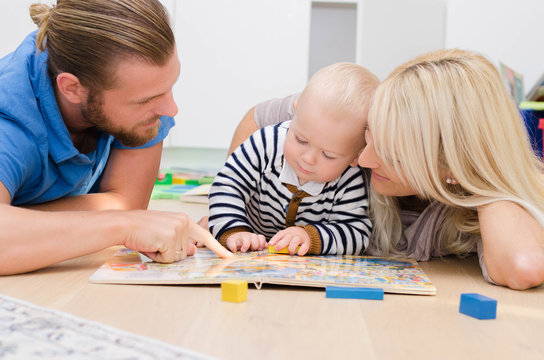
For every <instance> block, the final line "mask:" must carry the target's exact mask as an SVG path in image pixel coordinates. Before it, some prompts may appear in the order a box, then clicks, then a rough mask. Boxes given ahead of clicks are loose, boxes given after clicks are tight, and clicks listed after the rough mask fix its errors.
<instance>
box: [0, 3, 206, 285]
mask: <svg viewBox="0 0 544 360" xmlns="http://www.w3.org/2000/svg"><path fill="white" fill-rule="evenodd" d="M30 13H31V16H32V18H33V20H34V22H35V23H36V24H37V25H38V26H39V30H38V32H35V33H32V34H30V35H29V36H28V37H27V38H26V39H25V40H24V41H23V43H22V44H21V45H20V46H19V47H18V48H17V50H15V52H13V53H11V54H9V55H7V56H6V57H5V58H3V59H1V60H0V94H1V95H0V228H1V229H2V231H1V232H0V248H1V249H2V251H1V252H0V274H12V273H19V272H24V271H30V270H34V269H38V268H41V267H44V266H48V265H51V264H54V263H56V262H59V261H62V260H66V259H69V258H73V257H77V256H80V255H84V254H88V253H92V252H95V251H98V250H101V249H103V248H106V247H109V246H112V245H119V244H121V245H125V246H127V247H128V248H131V249H136V250H139V251H141V252H143V253H145V254H146V255H147V256H149V257H151V258H152V259H154V260H156V261H161V262H172V261H177V260H180V259H181V258H183V257H184V256H185V254H186V253H188V254H192V253H194V246H193V245H188V240H189V238H196V237H198V236H202V232H201V231H200V229H199V227H198V226H197V225H196V224H194V223H193V222H192V221H191V220H189V219H188V217H187V216H186V215H183V214H173V213H163V212H150V211H149V212H148V211H144V210H135V209H146V208H147V205H148V201H149V197H150V194H151V191H152V187H153V184H154V179H155V177H156V174H157V172H158V167H159V164H160V156H161V151H162V140H163V139H164V138H165V137H166V136H167V134H168V131H169V129H170V128H171V127H172V126H173V125H174V119H173V116H174V115H175V114H176V113H177V110H178V109H177V107H176V104H175V102H174V99H173V96H172V86H173V84H174V83H175V81H176V79H177V78H178V76H179V68H180V64H179V60H178V57H177V51H176V46H175V40H174V35H173V33H172V30H171V28H170V25H169V22H168V16H167V12H166V11H165V9H164V8H163V6H162V5H161V4H160V3H159V1H158V0H58V2H57V5H56V6H55V7H49V6H47V5H44V4H34V5H32V6H31V8H30ZM81 210H86V211H81ZM121 210H132V211H121ZM198 234H199V235H198ZM195 240H196V239H195Z"/></svg>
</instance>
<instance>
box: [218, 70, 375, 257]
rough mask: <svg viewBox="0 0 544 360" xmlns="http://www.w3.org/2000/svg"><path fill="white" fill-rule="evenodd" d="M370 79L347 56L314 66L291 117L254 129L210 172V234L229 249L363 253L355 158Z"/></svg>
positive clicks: (363, 201)
mask: <svg viewBox="0 0 544 360" xmlns="http://www.w3.org/2000/svg"><path fill="white" fill-rule="evenodd" d="M377 85H378V79H377V78H376V76H374V75H373V74H372V73H371V72H369V71H368V70H366V69H365V68H363V67H361V66H359V65H357V64H353V63H337V64H333V65H330V66H327V67H325V68H323V69H321V70H319V71H318V72H316V73H315V74H314V75H313V76H312V78H311V79H310V81H309V82H308V84H307V86H306V87H305V89H304V91H303V92H302V93H301V95H300V97H299V99H298V101H297V102H296V103H295V105H294V107H295V113H294V117H293V119H292V120H291V121H286V122H284V123H281V124H278V125H273V126H268V127H264V128H262V129H260V130H258V131H257V132H255V133H254V134H253V135H251V137H250V138H249V139H247V140H246V141H245V142H244V143H243V144H242V145H240V147H238V148H237V149H236V150H235V151H234V152H233V153H232V154H231V155H230V156H229V158H228V159H227V161H226V163H225V166H224V167H223V169H222V170H221V171H220V172H219V173H218V174H217V176H216V178H215V181H214V183H213V184H212V187H211V190H210V195H209V199H210V216H209V227H210V231H211V232H212V234H213V235H214V236H215V238H216V239H218V240H219V242H220V243H221V244H222V245H223V246H226V247H227V248H228V249H229V250H231V251H233V252H236V251H242V252H245V251H247V250H261V249H264V248H265V247H266V245H267V244H266V241H267V240H269V243H268V244H269V245H274V246H275V249H276V250H278V251H279V250H281V249H284V248H286V247H287V248H288V250H289V253H290V254H291V255H293V254H295V252H296V253H297V254H298V255H305V254H306V253H309V254H322V255H326V254H360V253H362V252H363V251H364V250H365V248H366V247H367V245H368V239H369V237H370V233H371V228H372V225H371V222H370V220H369V218H368V196H367V184H366V181H365V176H364V173H363V171H362V170H361V169H360V168H359V167H357V158H358V155H359V153H360V151H361V150H362V148H363V147H364V145H365V142H364V136H363V135H364V129H365V126H366V120H367V114H368V108H369V105H370V101H371V98H372V95H373V93H374V90H375V89H376V87H377ZM297 249H298V250H297Z"/></svg>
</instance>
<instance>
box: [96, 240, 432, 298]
mask: <svg viewBox="0 0 544 360" xmlns="http://www.w3.org/2000/svg"><path fill="white" fill-rule="evenodd" d="M226 279H238V280H245V281H247V282H250V283H254V284H255V285H256V286H257V288H260V287H261V285H262V284H263V283H270V284H280V285H295V286H313V287H326V286H328V285H336V286H357V287H377V288H382V289H383V290H384V292H388V293H399V294H420V295H434V294H435V293H436V289H435V287H434V286H433V284H432V283H431V281H430V280H429V278H428V277H427V275H425V273H424V272H423V270H422V269H421V267H420V266H419V265H418V263H417V262H416V261H415V260H413V259H397V258H381V257H370V256H350V255H345V256H290V255H285V254H269V253H268V251H267V250H264V251H254V252H248V253H244V254H243V253H238V254H237V256H236V257H235V258H233V259H220V258H219V257H218V256H217V255H215V254H214V253H213V252H211V251H209V250H205V249H199V250H198V251H197V254H196V255H195V256H190V257H188V258H187V259H185V260H182V261H179V262H176V263H172V264H160V263H155V262H152V261H151V260H150V259H149V258H147V257H146V256H144V255H142V254H140V253H138V252H136V251H132V250H127V249H121V250H119V251H117V252H116V253H115V254H114V255H113V257H112V258H111V259H109V260H108V261H107V262H106V263H105V264H104V265H102V266H101V267H100V268H99V269H98V270H97V271H96V272H95V273H94V274H93V275H92V276H91V277H90V279H89V280H90V281H91V282H94V283H117V284H180V285H182V284H220V283H221V282H222V281H223V280H226Z"/></svg>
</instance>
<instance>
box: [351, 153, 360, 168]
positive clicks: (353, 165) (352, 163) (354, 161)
mask: <svg viewBox="0 0 544 360" xmlns="http://www.w3.org/2000/svg"><path fill="white" fill-rule="evenodd" d="M359 154H360V153H359ZM358 165H359V155H357V156H356V157H355V159H353V161H352V162H350V163H349V166H351V167H356V166H358Z"/></svg>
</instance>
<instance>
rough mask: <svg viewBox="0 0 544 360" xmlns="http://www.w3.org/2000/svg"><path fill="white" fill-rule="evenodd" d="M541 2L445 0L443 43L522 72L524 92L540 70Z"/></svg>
mask: <svg viewBox="0 0 544 360" xmlns="http://www.w3.org/2000/svg"><path fill="white" fill-rule="evenodd" d="M543 16H544V1H542V0H515V1H514V0H449V2H448V13H447V23H446V46H447V47H460V48H464V49H470V50H476V51H479V52H481V53H482V54H483V55H486V56H487V57H488V58H489V59H490V60H491V61H493V62H494V63H495V64H496V65H498V62H499V61H502V62H503V63H505V64H506V65H508V66H510V67H511V68H513V69H514V70H516V71H517V72H519V73H521V74H522V75H524V81H525V93H527V92H528V91H529V89H530V88H531V87H532V86H533V84H534V83H535V82H536V81H537V79H538V78H539V77H540V75H542V74H543V73H544V46H543V42H542V36H543V33H544V32H543V28H544V17H543Z"/></svg>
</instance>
